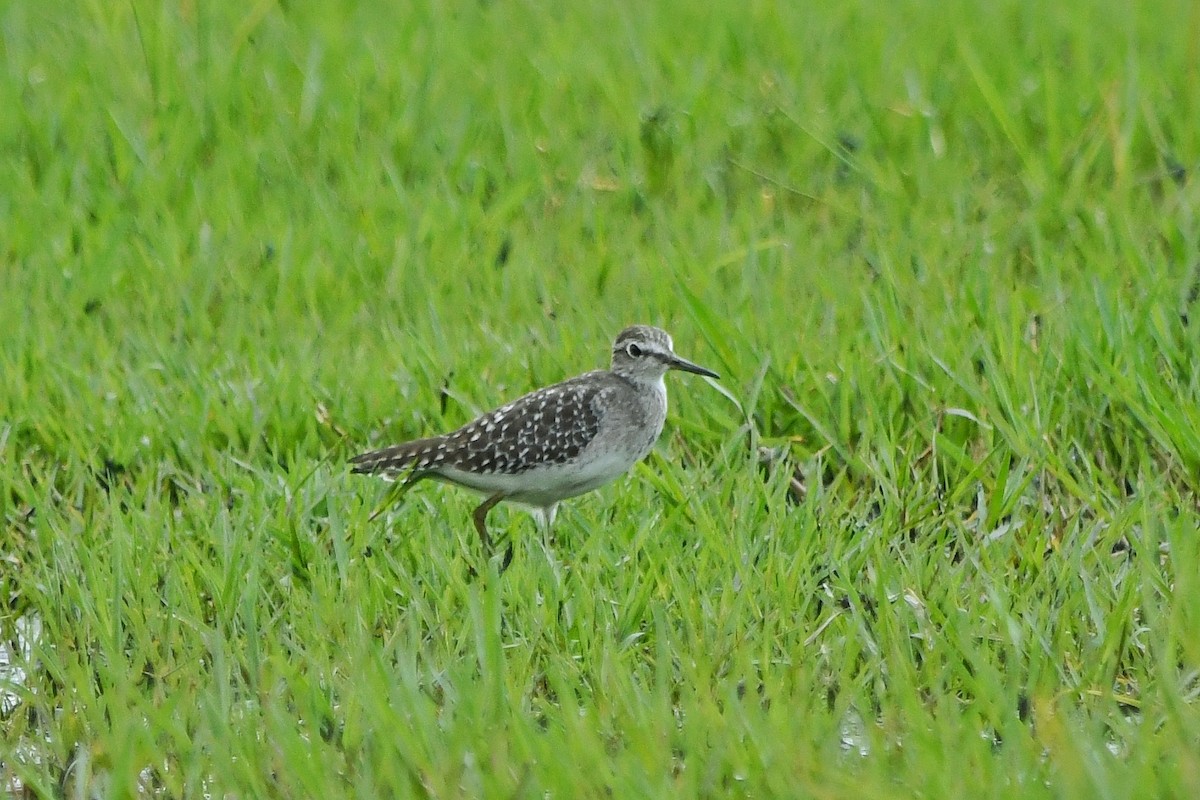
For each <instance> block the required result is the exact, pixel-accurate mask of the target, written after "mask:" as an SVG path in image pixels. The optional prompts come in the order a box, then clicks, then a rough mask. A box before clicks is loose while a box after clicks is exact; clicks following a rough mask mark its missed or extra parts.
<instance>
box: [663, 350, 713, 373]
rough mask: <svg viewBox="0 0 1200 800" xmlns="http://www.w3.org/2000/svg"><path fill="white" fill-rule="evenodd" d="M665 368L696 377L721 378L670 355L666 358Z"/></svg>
mask: <svg viewBox="0 0 1200 800" xmlns="http://www.w3.org/2000/svg"><path fill="white" fill-rule="evenodd" d="M667 366H668V367H669V368H671V369H678V370H682V371H683V372H693V373H695V374H697V375H703V376H704V377H706V378H720V377H721V376H720V375H718V374H717V373H715V372H713V371H712V370H711V369H706V368H704V367H702V366H700V365H699V364H693V363H692V362H690V361H688V360H687V359H686V358H680V357H679V356H677V355H675V354H674V353H672V354H671V355H670V357H668V358H667Z"/></svg>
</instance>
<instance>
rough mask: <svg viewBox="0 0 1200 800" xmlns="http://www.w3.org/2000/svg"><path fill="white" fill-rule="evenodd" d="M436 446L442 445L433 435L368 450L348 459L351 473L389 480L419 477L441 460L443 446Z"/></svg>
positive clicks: (439, 439)
mask: <svg viewBox="0 0 1200 800" xmlns="http://www.w3.org/2000/svg"><path fill="white" fill-rule="evenodd" d="M439 445H442V440H441V437H436V436H435V437H433V438H430V439H417V440H415V441H412V442H405V443H404V444H397V445H393V446H391V447H384V448H383V449H381V450H372V451H371V452H369V453H363V454H362V455H357V456H355V457H354V458H352V459H350V463H351V464H352V465H353V466H352V468H351V472H357V473H362V474H367V475H383V476H385V477H389V478H396V477H399V476H401V475H411V476H413V477H419V476H420V475H421V473H424V472H427V471H428V470H429V469H431V468H433V467H436V466H437V465H438V463H439V462H440V461H441V458H442V455H443V453H444V452H445V447H444V445H443V446H439Z"/></svg>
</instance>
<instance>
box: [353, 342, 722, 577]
mask: <svg viewBox="0 0 1200 800" xmlns="http://www.w3.org/2000/svg"><path fill="white" fill-rule="evenodd" d="M612 352H613V356H612V369H610V370H596V371H595V372H588V373H584V374H583V375H579V376H577V377H574V378H571V379H569V380H566V381H563V382H562V383H556V384H554V385H553V386H547V387H546V388H544V389H538V390H537V391H535V392H531V393H529V394H527V395H525V396H524V397H521V398H518V399H517V400H514V401H513V402H511V403H508V404H506V405H503V406H501V407H500V408H497V409H496V410H494V411H490V412H488V413H487V414H484V415H483V416H481V417H479V418H478V419H476V420H473V421H472V422H469V423H467V424H466V425H464V426H462V427H461V428H459V429H458V430H455V431H452V432H450V433H447V434H444V435H442V436H433V437H430V438H427V439H417V440H415V441H411V442H405V443H403V444H398V445H394V446H392V447H385V448H383V449H381V450H374V451H372V452H369V453H363V454H362V455H360V456H356V457H354V458H353V459H351V464H353V471H354V472H358V473H370V474H379V475H383V476H384V477H387V478H390V479H396V478H402V479H403V480H405V481H409V482H411V481H417V480H420V479H422V478H437V479H440V480H444V481H448V482H450V483H454V484H457V485H459V486H464V487H466V488H468V489H473V490H475V491H478V492H481V493H483V494H484V495H486V496H487V499H486V500H485V501H484V502H483V504H481V505H480V506H479V508H477V509H476V512H475V516H474V519H475V527H476V529H477V530H478V531H479V536H480V539H481V540H482V541H483V543H484V546H485V547H486V548H488V549H490V540H489V537H488V534H487V527H486V517H487V513H488V511H489V510H491V508H492V507H493V506H494V505H495V504H496V503H498V502H500V501H502V500H504V501H511V502H516V503H521V504H524V505H527V506H530V507H532V508H533V509H534V511H535V512H536V513H538V516H540V517H542V518H543V519H544V520H545V521H546V524H550V523H552V522H553V520H554V512H555V510H556V508H557V506H558V503H559V501H560V500H563V499H566V498H568V497H574V496H576V495H579V494H583V493H584V492H587V491H590V490H592V489H595V488H597V487H598V486H601V485H603V484H605V483H608V482H609V481H611V480H613V479H614V478H616V477H617V476H618V475H621V474H622V473H624V472H626V471H627V470H628V469H629V468H630V467H631V466H633V464H634V463H636V462H637V461H639V460H640V459H642V458H644V457H645V456H646V454H647V453H649V452H650V449H651V448H652V447H653V446H654V442H655V441H656V440H657V439H658V435H659V433H660V432H661V431H662V426H663V422H664V420H665V419H666V415H667V394H666V386H665V384H664V383H663V375H664V374H665V373H666V372H667V370H669V369H680V370H684V371H687V372H694V373H697V374H700V375H707V376H709V377H713V378H715V377H717V374H716V373H715V372H712V371H711V370H708V369H705V368H704V367H700V366H697V365H695V364H693V363H691V362H689V361H685V360H684V359H682V358H680V357H679V356H677V355H675V353H674V352H673V351H672V343H671V337H670V336H668V335H667V334H666V332H664V331H662V330H660V329H658V328H652V327H649V326H646V325H634V326H631V327H629V328H626V329H625V330H623V331H621V333H620V334H619V335H618V336H617V339H616V341H615V342H614V343H613V351H612ZM506 563H507V562H506Z"/></svg>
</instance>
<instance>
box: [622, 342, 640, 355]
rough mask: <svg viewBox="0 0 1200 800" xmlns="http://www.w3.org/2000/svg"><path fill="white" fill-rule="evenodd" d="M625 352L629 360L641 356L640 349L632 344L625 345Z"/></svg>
mask: <svg viewBox="0 0 1200 800" xmlns="http://www.w3.org/2000/svg"><path fill="white" fill-rule="evenodd" d="M625 352H626V353H628V354H629V357H630V358H641V356H642V348H640V347H638V346H637V345H636V344H634V343H633V342H630V343H629V344H627V345H625Z"/></svg>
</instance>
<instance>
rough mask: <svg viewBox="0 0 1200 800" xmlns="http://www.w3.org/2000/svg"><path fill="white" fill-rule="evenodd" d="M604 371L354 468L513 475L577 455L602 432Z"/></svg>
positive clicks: (358, 460)
mask: <svg viewBox="0 0 1200 800" xmlns="http://www.w3.org/2000/svg"><path fill="white" fill-rule="evenodd" d="M605 377H607V375H606V374H605V373H588V374H586V375H580V376H579V377H577V378H572V379H571V380H568V381H564V382H562V383H558V384H555V385H553V386H547V387H546V388H544V389H539V390H537V391H536V392H531V393H530V394H527V395H525V396H524V397H521V398H519V399H517V400H514V401H513V402H511V403H508V404H507V405H504V406H501V407H500V408H497V409H496V410H494V411H490V412H488V413H487V414H484V415H483V416H481V417H479V418H478V419H476V420H474V421H472V422H469V423H467V424H466V425H464V426H463V427H461V428H459V429H458V430H456V431H453V432H452V433H448V434H446V435H445V436H436V437H433V438H429V439H418V440H416V441H413V442H406V443H405V444H400V445H396V446H394V447H387V448H384V449H382V450H376V451H374V452H371V453H364V454H363V455H360V456H357V457H355V458H354V459H352V460H351V463H352V464H354V471H355V472H371V473H377V472H383V473H390V474H392V475H395V474H397V473H403V472H411V473H412V475H413V477H420V476H422V475H429V474H437V473H438V471H439V469H440V468H453V469H457V470H462V471H465V472H471V473H475V474H480V475H489V474H502V475H516V474H520V473H522V472H525V471H527V470H530V469H535V468H537V467H542V466H548V465H552V464H562V463H565V462H567V461H571V460H572V459H574V458H576V457H577V456H579V454H580V453H581V452H582V451H583V449H584V448H585V447H587V446H588V444H589V443H590V442H591V441H592V439H593V438H595V436H596V434H597V432H599V430H600V423H601V415H602V412H601V410H600V409H601V408H602V406H603V402H602V401H603V396H604V395H605V394H607V393H608V392H610V391H611V390H612V388H611V386H609V383H608V381H606V380H604V378H605Z"/></svg>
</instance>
